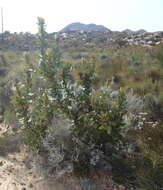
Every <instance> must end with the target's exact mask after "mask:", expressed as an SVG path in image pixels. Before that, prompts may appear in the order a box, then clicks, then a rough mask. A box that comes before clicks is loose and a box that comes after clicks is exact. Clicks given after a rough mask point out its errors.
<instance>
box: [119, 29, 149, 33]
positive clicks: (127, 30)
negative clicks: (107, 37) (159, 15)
mask: <svg viewBox="0 0 163 190" xmlns="http://www.w3.org/2000/svg"><path fill="white" fill-rule="evenodd" d="M122 32H125V33H127V34H133V33H135V34H143V33H145V32H147V31H146V30H144V29H140V30H137V31H133V30H130V29H126V30H123V31H122Z"/></svg>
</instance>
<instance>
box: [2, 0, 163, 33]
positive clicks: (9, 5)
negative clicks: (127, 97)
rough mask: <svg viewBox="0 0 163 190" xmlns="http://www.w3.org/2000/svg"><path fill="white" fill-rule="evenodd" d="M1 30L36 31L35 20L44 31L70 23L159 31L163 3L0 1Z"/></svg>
mask: <svg viewBox="0 0 163 190" xmlns="http://www.w3.org/2000/svg"><path fill="white" fill-rule="evenodd" d="M0 6H3V7H4V29H5V30H9V31H12V32H14V31H16V32H20V31H23V32H25V31H30V32H33V33H35V32H36V31H37V26H36V22H37V16H42V17H44V18H45V20H46V23H47V31H48V32H54V31H58V30H60V29H62V28H63V27H64V26H65V25H67V24H70V23H72V22H83V23H86V24H88V23H95V24H102V25H105V26H106V27H108V28H109V29H111V30H119V31H121V30H124V29H126V28H129V29H132V30H138V29H146V30H148V31H160V30H163V0H0Z"/></svg>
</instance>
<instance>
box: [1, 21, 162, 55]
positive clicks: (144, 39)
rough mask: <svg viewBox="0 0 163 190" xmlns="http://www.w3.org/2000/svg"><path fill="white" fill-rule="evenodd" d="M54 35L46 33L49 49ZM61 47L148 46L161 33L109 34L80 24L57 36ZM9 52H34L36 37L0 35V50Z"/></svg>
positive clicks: (36, 44) (104, 29)
mask: <svg viewBox="0 0 163 190" xmlns="http://www.w3.org/2000/svg"><path fill="white" fill-rule="evenodd" d="M55 36H56V32H54V33H49V34H48V33H47V41H48V42H49V45H50V46H53V45H54V43H55ZM58 37H59V42H60V46H61V48H62V47H63V48H64V49H67V48H69V47H70V48H71V47H78V46H80V47H86V48H87V47H96V46H100V47H111V46H120V47H123V46H127V45H138V46H139V45H140V46H145V47H152V46H155V45H158V44H160V43H162V42H163V31H160V32H146V31H145V30H138V31H131V30H129V29H127V30H125V31H122V32H118V31H110V30H109V29H107V28H105V27H104V26H101V25H94V24H89V25H84V24H81V23H73V24H70V25H68V26H67V27H65V28H64V29H63V30H61V31H60V32H59V33H58ZM3 49H5V50H6V49H9V50H12V51H34V50H36V49H38V43H37V35H36V34H30V33H10V32H5V33H4V34H3V41H2V36H1V34H0V50H3Z"/></svg>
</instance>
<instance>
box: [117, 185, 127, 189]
mask: <svg viewBox="0 0 163 190" xmlns="http://www.w3.org/2000/svg"><path fill="white" fill-rule="evenodd" d="M125 189H126V188H125V186H123V185H118V190H125Z"/></svg>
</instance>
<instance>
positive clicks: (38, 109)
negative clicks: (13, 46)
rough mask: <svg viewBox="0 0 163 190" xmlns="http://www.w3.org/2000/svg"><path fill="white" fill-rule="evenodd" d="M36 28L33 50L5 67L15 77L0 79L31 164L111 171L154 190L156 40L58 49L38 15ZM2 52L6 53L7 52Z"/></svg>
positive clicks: (158, 145)
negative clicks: (142, 44)
mask: <svg viewBox="0 0 163 190" xmlns="http://www.w3.org/2000/svg"><path fill="white" fill-rule="evenodd" d="M38 27H39V33H38V39H39V55H36V54H37V53H38V52H34V53H27V52H26V53H24V54H23V55H22V54H21V53H20V55H19V53H18V52H17V54H18V55H17V56H16V58H17V59H18V58H19V56H20V57H21V58H22V57H23V58H22V59H21V66H20V68H19V69H18V71H15V72H13V71H9V69H8V68H10V67H12V64H11V65H10V66H5V72H8V73H7V74H6V75H5V76H7V77H5V79H6V80H7V79H15V84H14V86H12V84H10V83H9V82H8V81H7V82H6V81H4V82H5V84H10V85H9V90H12V92H11V91H10V92H9V93H8V94H7V95H8V96H7V98H6V101H7V103H6V104H7V105H8V106H7V107H6V108H4V110H3V113H2V115H3V119H4V120H5V121H6V122H8V123H9V124H11V123H14V122H16V121H14V118H15V115H16V117H17V120H18V121H19V126H20V130H21V133H23V134H24V135H23V136H24V137H25V143H26V144H27V145H28V147H29V150H30V151H32V152H33V153H34V155H35V156H36V158H39V159H38V160H37V165H38V167H37V168H40V169H41V172H42V173H44V174H45V175H52V176H53V175H54V176H57V177H61V179H62V177H63V176H66V175H67V176H68V175H72V176H74V178H76V177H77V178H78V179H83V180H84V179H90V180H92V179H93V178H94V176H98V178H99V179H100V180H101V179H102V178H103V179H105V178H106V177H108V176H109V177H110V176H111V177H112V178H113V180H114V181H115V182H116V183H118V184H123V185H125V186H126V188H128V189H132V188H137V189H140V188H141V189H145V190H151V189H152V190H161V189H162V188H163V119H162V113H163V95H162V90H163V88H162V84H163V77H162V76H163V70H162V54H163V52H161V50H162V47H161V46H160V47H155V49H154V48H152V49H147V48H145V47H144V48H143V47H137V46H130V47H128V46H126V47H122V48H120V47H115V48H113V47H112V48H110V49H107V48H106V49H105V50H103V49H98V48H96V49H93V52H91V50H90V49H89V48H88V49H84V50H83V49H82V47H78V48H77V49H78V50H79V52H77V51H76V52H75V50H74V49H73V48H72V47H71V48H70V49H69V52H66V53H65V52H64V51H65V50H64V51H63V55H62V54H61V50H60V48H59V44H58V40H56V42H55V46H54V47H50V46H49V43H48V42H47V38H46V35H47V33H46V31H45V22H44V19H42V18H39V19H38ZM80 48H81V49H82V51H80ZM84 48H85V47H84ZM66 50H67V49H66ZM160 52H161V53H160ZM5 57H7V59H8V60H11V59H12V60H13V58H11V59H10V57H13V54H12V53H11V52H6V55H5ZM67 60H68V61H71V62H70V63H67V62H68V61H67ZM18 62H20V60H19V61H18ZM15 65H17V68H18V64H16V63H15ZM15 73H16V74H15ZM2 74H3V73H2ZM3 80H4V77H3ZM3 80H2V82H3ZM5 92H6V91H5ZM5 92H3V91H2V93H1V91H0V94H2V95H3V94H4V93H5ZM10 96H11V103H12V104H10V102H9V98H10ZM1 99H2V98H1ZM13 108H14V111H15V112H13V110H12V109H13ZM2 144H3V143H2ZM1 146H2V145H1ZM101 188H102V186H101ZM101 188H100V187H99V188H97V189H101ZM94 189H95V188H94Z"/></svg>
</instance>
